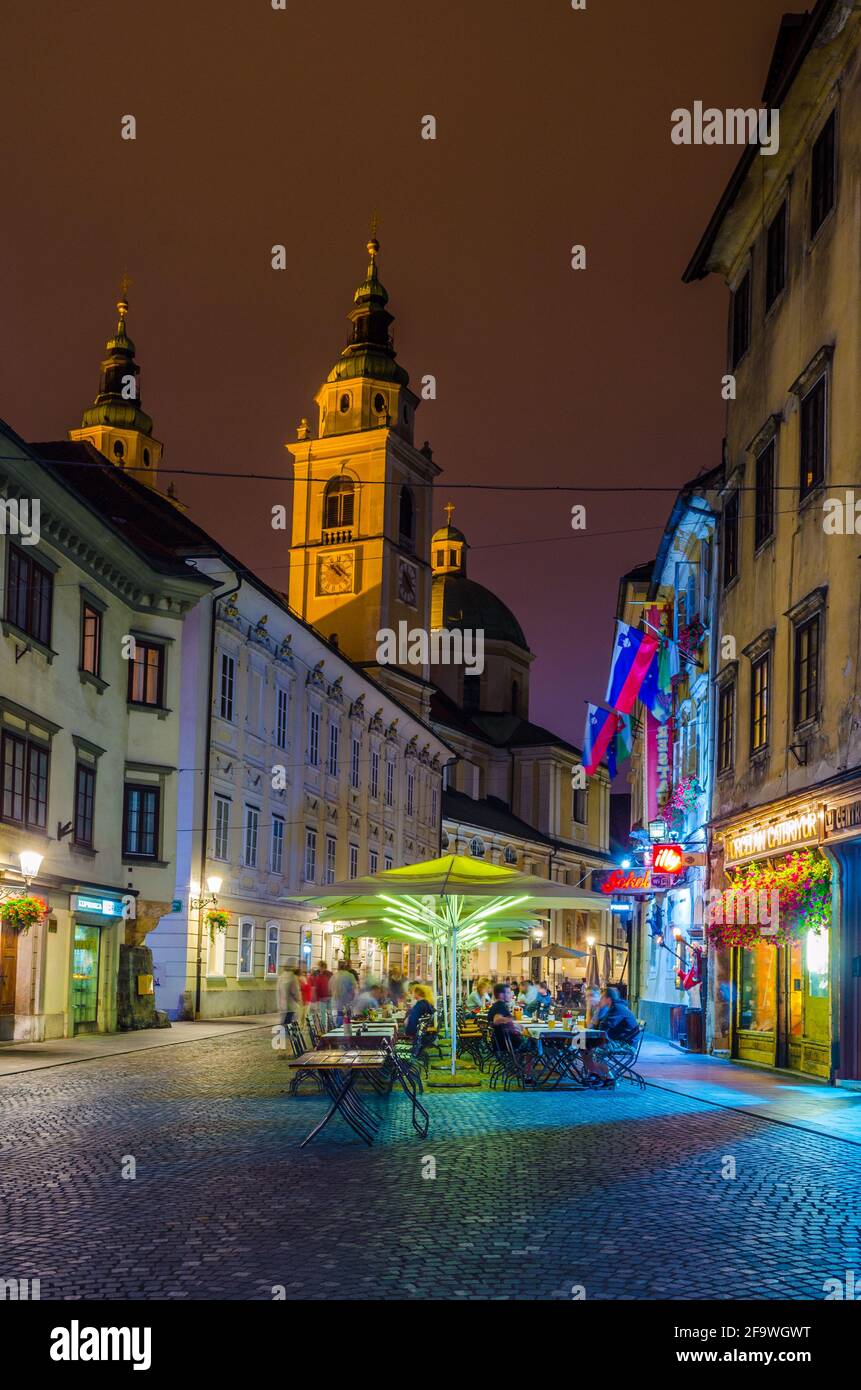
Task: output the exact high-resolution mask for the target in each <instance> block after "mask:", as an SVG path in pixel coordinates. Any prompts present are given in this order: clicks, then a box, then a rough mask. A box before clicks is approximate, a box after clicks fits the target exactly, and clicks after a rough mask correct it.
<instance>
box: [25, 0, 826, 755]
mask: <svg viewBox="0 0 861 1390" xmlns="http://www.w3.org/2000/svg"><path fill="white" fill-rule="evenodd" d="M786 8H789V4H788V0H721V3H720V4H719V5H715V4H712V3H707V0H648V2H647V0H588V8H587V10H586V11H585V12H575V11H572V9H571V7H570V3H569V0H518V2H517V3H515V0H427V3H417V2H416V0H380V3H377V4H374V5H362V4H356V3H355V0H313V3H312V0H287V10H286V12H278V11H273V10H272V8H271V5H270V0H232V3H229V0H182V3H179V4H178V3H177V0H145V2H144V0H128V3H124V4H117V3H116V0H87V3H86V4H85V5H80V4H74V3H72V4H70V3H61V0H46V3H42V4H35V3H33V0H4V3H3V11H2V15H0V51H2V53H3V56H4V62H3V81H2V83H0V122H2V129H3V131H4V139H3V157H2V165H0V169H2V189H3V199H2V201H3V216H2V218H0V251H2V254H0V286H2V304H3V312H2V319H0V333H1V334H2V338H0V342H2V348H0V414H2V415H3V417H4V418H5V419H7V420H8V421H9V423H10V424H11V425H12V426H13V427H14V428H15V429H16V430H18V432H19V433H20V434H22V435H23V436H24V437H25V438H28V439H34V440H40V439H51V438H62V437H63V436H64V435H65V433H66V431H67V430H68V429H69V428H70V427H73V426H76V425H78V424H79V423H80V415H81V412H82V410H83V409H84V407H85V406H86V405H88V404H90V403H91V402H92V400H93V398H94V397H95V394H96V391H97V388H98V364H99V361H100V358H101V356H102V353H103V345H104V340H105V338H106V337H107V336H109V334H110V333H111V331H112V329H113V326H114V323H115V320H116V314H115V310H114V302H115V300H116V298H117V296H118V285H119V280H120V277H121V275H122V272H123V270H124V269H125V268H126V267H127V268H128V271H129V274H130V276H131V278H132V287H131V290H130V294H129V299H130V303H131V309H130V313H129V329H130V333H131V336H132V338H133V339H134V341H135V343H136V344H137V349H138V360H139V362H140V363H141V366H142V378H141V384H142V390H141V399H142V404H143V406H144V408H145V409H146V410H148V411H149V413H150V414H151V415H152V416H153V417H154V419H155V433H156V435H157V437H158V438H160V439H162V440H163V441H164V442H165V444H166V457H165V465H164V466H165V470H167V469H168V468H170V467H173V468H177V469H192V470H203V469H207V470H215V471H219V472H226V471H232V472H236V471H239V472H243V471H247V472H249V473H252V472H255V473H269V474H278V475H280V476H282V477H283V479H284V482H283V483H280V482H245V481H241V480H237V481H230V480H224V481H221V482H218V481H215V480H212V479H205V480H204V479H202V480H198V481H195V480H193V479H187V478H183V477H180V476H174V478H173V480H174V482H175V485H176V488H177V491H178V493H179V495H180V496H181V497H182V498H183V499H184V500H185V501H186V502H188V503H189V504H190V507H191V514H192V516H193V517H194V519H195V520H197V521H198V522H200V523H201V524H202V525H203V526H205V527H206V528H207V529H208V530H210V531H211V532H212V533H213V534H214V535H216V536H217V537H219V538H220V539H221V540H222V541H223V542H224V543H225V544H226V545H227V546H228V547H229V548H231V549H232V550H233V551H234V552H235V553H237V554H238V555H239V556H240V557H241V558H243V559H246V560H247V561H248V562H249V563H250V564H251V565H252V566H253V567H254V568H255V569H256V570H257V572H258V573H259V574H260V575H261V577H262V578H264V579H265V580H267V581H268V582H269V583H271V584H273V585H275V586H276V587H284V588H286V586H287V574H288V557H287V554H286V546H287V543H288V542H287V540H286V539H285V537H284V534H283V533H277V532H273V531H272V530H271V528H270V525H269V521H270V508H271V506H272V505H273V504H274V503H276V502H285V503H287V504H289V501H290V482H289V479H290V473H289V469H288V464H289V457H288V455H287V454H286V453H285V452H284V449H283V447H282V446H283V443H284V441H285V440H288V439H291V440H292V439H294V438H295V433H296V424H297V422H298V420H299V418H300V416H302V415H307V416H308V418H309V419H310V420H311V421H312V424H315V425H316V418H317V417H316V408H315V407H314V405H313V395H314V393H315V391H316V390H317V388H318V386H319V385H320V383H321V382H322V381H323V379H324V378H325V376H326V374H327V373H328V371H329V369H330V368H331V366H332V365H333V363H334V362H335V360H336V358H337V356H338V353H339V352H340V349H341V348H342V347H343V345H344V343H345V341H346V334H347V328H348V325H347V321H346V317H345V315H346V314H347V311H348V310H349V308H350V306H351V302H352V294H353V290H354V288H355V286H356V284H357V283H358V282H359V280H360V279H361V278H362V277H363V275H364V271H365V266H366V264H367V256H366V253H365V242H366V240H367V237H368V225H369V220H370V217H371V214H372V212H373V211H374V210H377V211H378V213H379V218H380V222H379V230H378V235H379V239H380V243H381V252H380V274H381V278H382V280H383V283H384V284H385V285H386V287H387V289H388V291H389V295H390V303H389V307H390V309H391V310H392V311H393V313H394V314H395V317H396V321H395V325H394V332H395V341H396V344H397V348H398V357H399V360H400V361H401V362H402V363H403V365H404V366H405V367H406V368H407V370H408V371H409V372H410V376H411V381H412V384H413V385H414V386H416V387H417V386H418V383H419V381H420V379H421V377H422V376H423V375H425V374H426V373H433V374H434V375H435V376H436V378H437V382H438V399H437V400H436V401H435V402H426V403H423V405H422V406H421V409H420V411H419V414H418V418H417V422H416V442H417V443H418V444H421V442H422V441H423V440H424V439H426V438H427V439H429V440H430V442H431V444H432V446H433V449H434V458H435V460H436V462H438V463H439V464H440V465H441V467H442V468H443V469H444V473H443V475H442V477H441V478H440V480H439V486H438V490H437V497H436V513H437V518H438V520H440V521H441V520H442V507H443V504H444V503H445V502H447V501H449V500H451V501H452V502H454V503H455V505H456V513H455V518H454V520H455V523H456V524H457V525H459V526H461V527H462V529H463V530H464V531H465V532H466V535H467V537H468V539H469V541H470V544H471V546H472V552H471V555H470V564H469V570H470V574H471V576H472V577H473V578H475V579H478V580H480V581H481V582H482V583H484V584H486V585H488V586H489V587H490V588H491V589H494V590H495V591H496V592H497V593H498V594H499V595H500V597H502V598H503V599H504V600H505V601H506V602H507V603H508V604H509V605H510V606H511V607H512V608H513V609H514V610H515V612H516V613H517V615H518V617H519V618H520V620H521V623H522V625H523V628H524V630H525V632H526V635H527V638H528V640H529V643H530V646H531V647H532V650H533V651H535V652H536V653H537V656H538V660H537V661H536V663H535V665H534V667H533V684H532V696H533V698H532V711H531V713H532V717H533V719H535V720H536V721H537V722H539V723H546V724H548V725H550V726H551V727H553V728H555V729H557V730H558V731H559V732H560V733H562V734H563V735H565V736H567V737H568V738H570V739H572V740H573V741H575V742H577V743H579V742H580V740H581V737H582V729H583V715H584V709H583V701H584V700H585V699H589V698H591V699H601V698H603V695H604V689H605V683H606V670H607V663H608V654H609V646H610V640H611V634H612V618H613V611H614V607H615V599H616V589H617V584H618V579H619V576H620V574H621V573H623V572H624V571H625V570H627V569H629V568H631V567H632V566H633V565H635V564H638V563H640V562H641V561H643V560H647V559H650V558H651V557H652V556H653V555H654V553H655V549H656V546H657V543H658V540H659V537H660V531H661V527H662V525H663V522H664V520H665V518H666V516H667V514H668V512H669V509H670V506H671V502H672V494H671V493H669V492H668V493H665V494H651V495H649V494H642V495H638V494H618V495H616V496H613V495H604V496H601V497H598V498H596V497H591V498H587V497H585V496H583V495H582V494H578V493H577V492H576V484H577V483H581V484H595V483H607V482H611V483H618V484H647V485H654V484H666V485H667V486H670V487H673V488H674V487H676V486H677V485H679V484H681V483H682V482H683V481H685V480H686V479H688V478H690V477H692V476H694V475H695V474H696V473H697V472H698V471H699V470H700V469H702V468H707V467H711V466H713V465H714V464H715V463H717V462H718V461H719V458H720V446H721V436H722V433H723V409H724V406H723V403H722V402H721V399H720V375H721V372H722V370H723V364H724V342H725V322H726V307H727V306H726V291H725V289H724V287H723V286H722V285H721V284H720V283H719V282H718V281H716V280H711V281H707V282H703V283H701V284H698V285H694V286H688V287H686V286H684V285H682V283H681V278H680V277H681V273H682V271H683V269H684V267H685V264H686V263H687V260H688V257H689V255H690V253H691V252H692V251H693V248H694V246H695V244H696V242H697V240H698V239H699V236H700V233H701V232H702V230H703V228H704V227H705V224H706V222H707V220H708V217H709V216H710V214H711V212H712V209H713V207H714V205H715V203H716V201H717V199H718V197H719V194H720V192H721V190H722V188H723V186H724V183H725V181H726V179H727V177H728V176H729V173H730V171H731V169H732V167H733V165H734V164H735V162H736V160H737V158H738V154H739V151H738V149H733V148H728V149H727V148H722V147H709V146H700V147H690V148H683V147H679V146H675V145H673V144H672V143H671V141H670V112H671V110H672V109H673V108H674V107H676V106H686V107H691V106H692V105H693V102H694V101H695V100H702V101H704V102H705V103H706V104H707V105H714V106H718V107H721V108H723V107H727V106H751V105H759V98H760V93H761V90H762V86H763V83H764V80H765V74H766V69H767V65H768V60H769V57H770V54H771V48H772V44H773V40H774V36H775V33H776V27H777V23H778V20H779V17H780V14H781V13H782V11H783V10H784V9H786ZM799 8H800V6H799ZM126 113H131V114H133V115H134V116H135V117H136V119H137V140H136V141H135V142H130V141H124V140H122V139H121V138H120V125H121V118H122V117H123V116H124V115H125V114H126ZM427 113H430V114H433V115H434V116H435V117H436V119H437V123H438V132H437V139H436V141H435V142H430V141H424V140H422V139H421V138H420V123H421V118H422V116H423V115H425V114H427ZM275 243H284V244H285V245H286V248H287V260H288V266H287V269H286V271H284V272H280V273H279V272H276V271H274V270H272V269H271V268H270V248H271V246H272V245H273V244H275ZM574 243H583V244H585V246H586V248H587V269H586V271H585V272H583V271H580V272H575V271H573V270H572V269H571V268H570V248H571V246H572V244H574ZM171 476H172V475H171V474H170V473H168V472H167V471H165V474H164V481H165V482H167V481H168V480H169V479H170V478H171ZM526 481H528V482H532V483H545V484H548V483H564V484H566V485H572V486H574V488H575V490H574V491H572V492H570V493H559V494H554V493H546V494H543V495H542V494H530V493H521V494H517V493H505V492H499V493H488V492H479V491H464V490H454V489H453V488H452V487H451V485H452V484H462V483H470V482H471V483H500V484H518V483H524V482H526ZM578 501H585V502H586V503H587V506H588V529H587V531H586V533H585V534H583V533H576V534H575V533H573V532H572V531H571V529H570V511H571V506H572V504H573V503H575V502H578Z"/></svg>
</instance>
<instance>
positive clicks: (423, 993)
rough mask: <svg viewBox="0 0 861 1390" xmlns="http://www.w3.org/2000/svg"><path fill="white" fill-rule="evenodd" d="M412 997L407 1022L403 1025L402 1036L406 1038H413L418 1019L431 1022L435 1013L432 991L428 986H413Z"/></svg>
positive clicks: (416, 1029)
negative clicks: (425, 1019)
mask: <svg viewBox="0 0 861 1390" xmlns="http://www.w3.org/2000/svg"><path fill="white" fill-rule="evenodd" d="M412 996H413V1001H414V1002H413V1006H412V1008H411V1009H410V1011H409V1013H408V1014H407V1021H406V1023H405V1024H404V1036H405V1037H407V1038H414V1037H415V1035H416V1033H417V1032H418V1027H419V1020H420V1019H422V1018H427V1019H429V1021H432V1020H433V1016H434V1012H435V1010H434V1002H433V991H432V989H431V987H430V985H413V988H412Z"/></svg>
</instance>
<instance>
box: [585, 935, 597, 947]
mask: <svg viewBox="0 0 861 1390" xmlns="http://www.w3.org/2000/svg"><path fill="white" fill-rule="evenodd" d="M586 945H587V946H588V947H589V949H590V951H591V949H592V947H593V946H594V945H595V938H594V936H587V937H586Z"/></svg>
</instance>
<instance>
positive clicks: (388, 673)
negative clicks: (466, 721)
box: [285, 236, 440, 709]
mask: <svg viewBox="0 0 861 1390" xmlns="http://www.w3.org/2000/svg"><path fill="white" fill-rule="evenodd" d="M367 249H368V255H369V258H370V259H369V264H368V269H367V273H366V275H365V278H364V280H363V281H362V283H361V284H360V285H359V287H358V289H357V290H356V292H355V295H354V296H353V307H352V309H351V311H350V314H349V321H350V326H351V328H350V336H349V339H348V342H347V345H346V347H345V348H344V349H343V351H342V352H341V355H340V357H339V358H338V361H337V362H336V363H335V365H334V367H333V368H332V370H331V371H330V373H329V375H328V377H327V378H326V380H325V382H324V383H323V385H322V386H321V388H320V390H319V391H318V392H317V396H316V403H317V407H318V426H317V434H316V437H314V436H313V434H312V431H311V427H310V426H309V424H308V422H307V421H306V420H303V421H302V422H301V424H300V426H299V431H298V439H297V440H296V442H295V443H290V444H287V445H286V446H285V447H286V448H287V449H288V450H289V452H290V454H291V455H292V457H293V463H294V488H293V537H292V544H291V551H290V592H289V600H290V606H291V608H293V609H294V610H295V611H296V612H297V613H299V614H300V616H301V617H302V618H304V619H305V621H306V622H308V623H311V624H312V625H313V626H314V627H316V628H317V629H318V631H319V632H321V633H322V635H323V636H324V637H326V638H328V639H329V640H330V641H335V642H337V645H338V646H339V647H340V648H341V649H342V650H343V652H344V653H345V655H346V656H348V657H349V658H350V659H351V660H352V661H355V662H357V663H360V664H362V665H365V666H367V667H368V668H369V670H370V672H371V674H373V675H374V676H375V677H376V678H377V679H379V680H380V681H382V682H384V683H385V684H386V685H388V686H389V687H390V688H392V691H393V693H397V694H398V696H399V698H401V699H403V700H404V701H406V702H407V703H409V704H410V705H411V706H412V707H413V708H418V709H423V708H424V705H425V703H426V701H427V693H426V691H425V689H424V685H423V683H424V682H426V681H427V678H428V670H427V667H426V666H417V665H413V664H411V663H410V662H409V660H408V659H407V658H406V656H404V659H403V660H401V659H400V655H399V661H398V663H397V665H383V666H380V665H379V663H378V661H377V649H378V645H379V643H378V638H377V633H378V632H380V631H381V630H382V629H390V630H392V631H393V632H395V633H397V632H398V626H399V623H405V624H406V625H407V628H408V629H410V628H413V629H414V628H421V629H423V630H425V631H426V630H427V628H428V624H429V621H430V601H431V570H430V565H429V562H428V554H429V549H430V526H431V513H432V505H431V503H432V497H431V492H432V486H433V480H434V478H435V477H436V476H437V474H438V473H439V472H440V470H439V468H438V467H437V465H436V464H435V463H434V462H433V459H432V457H431V451H430V447H429V445H427V444H425V445H424V446H423V447H422V448H421V449H417V448H416V447H415V444H414V442H413V434H414V426H415V412H416V409H417V408H418V405H419V399H418V397H417V396H416V395H415V393H414V392H413V391H411V390H410V387H409V376H408V375H407V372H406V371H405V370H404V368H403V367H402V366H401V365H400V364H399V363H398V361H397V358H396V355H395V347H394V341H393V338H392V334H391V325H392V322H393V319H392V315H391V314H390V313H389V311H388V308H387V307H386V306H387V304H388V294H387V293H386V290H385V288H384V286H383V285H382V283H381V281H380V278H379V272H378V256H379V250H380V245H379V242H378V241H377V239H376V237H375V236H372V237H371V240H370V241H369V242H368V247H367Z"/></svg>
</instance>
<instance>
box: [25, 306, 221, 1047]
mask: <svg viewBox="0 0 861 1390" xmlns="http://www.w3.org/2000/svg"><path fill="white" fill-rule="evenodd" d="M124 308H125V305H124V304H122V305H121V317H120V325H119V329H118V335H119V333H120V332H121V331H122V330H123V327H124V312H123V311H124ZM103 405H104V408H105V410H104V414H105V417H106V423H107V419H108V417H109V415H110V406H111V402H110V401H109V400H107V399H106V400H104V401H103ZM0 436H2V450H0V452H2V454H3V463H2V465H0V477H2V497H3V499H4V512H5V515H6V518H7V521H8V516H9V511H8V506H7V504H8V503H9V502H11V501H15V502H17V503H18V504H19V505H20V503H21V502H22V501H23V500H24V499H26V500H27V501H28V502H29V504H30V505H31V506H35V505H38V508H39V520H38V525H37V526H36V528H35V530H34V534H33V535H31V536H30V537H29V538H28V537H26V536H24V535H21V534H20V531H19V532H17V533H16V532H15V529H14V528H10V527H9V526H8V525H6V526H5V527H4V528H3V532H2V534H0V566H2V573H3V575H4V590H3V617H2V624H0V626H2V638H0V645H2V650H0V671H2V678H0V761H2V778H0V785H2V791H0V1039H3V1040H7V1041H8V1040H13V1039H14V1040H20V1041H42V1040H45V1039H51V1038H59V1037H66V1036H71V1035H73V1034H75V1033H80V1032H94V1031H97V1032H110V1031H113V1030H114V1029H115V1028H116V1027H117V1023H118V1017H119V1019H120V1020H124V1021H125V1023H126V1026H130V1023H129V1020H130V1017H131V1015H132V1014H133V1013H134V1012H136V1011H138V1012H139V1006H138V1001H137V993H138V981H137V978H136V977H133V976H132V975H131V973H130V972H131V971H132V969H133V961H134V957H133V956H130V955H128V954H127V953H126V951H125V948H127V947H135V946H137V945H139V944H140V942H141V941H142V939H143V937H144V936H145V934H146V933H147V931H149V930H150V928H151V927H153V926H154V925H155V923H156V922H157V921H158V920H159V918H160V916H161V915H162V914H163V913H164V912H167V911H169V910H170V906H171V900H172V898H173V891H174V874H175V862H174V861H175V855H176V833H177V819H176V806H177V778H178V769H179V742H180V729H179V726H180V718H179V708H180V700H181V689H180V671H181V660H182V658H181V653H182V646H183V640H184V632H185V623H186V621H187V618H188V615H189V613H190V612H192V611H193V609H194V607H195V605H196V604H197V602H198V601H199V599H200V598H201V596H202V595H203V594H204V593H206V592H207V591H208V590H209V589H210V587H211V585H210V581H208V580H207V579H206V578H204V577H203V576H202V575H200V574H198V573H195V572H194V571H193V570H192V569H190V568H189V566H188V564H187V563H186V562H185V560H181V559H179V558H178V557H177V556H176V555H175V554H173V553H172V552H171V550H170V545H169V543H166V537H167V536H168V535H169V529H170V527H171V525H172V523H173V518H174V517H175V516H176V515H178V514H177V513H176V512H175V509H174V508H173V507H172V506H171V505H170V503H168V502H162V503H161V505H160V506H159V504H158V503H156V504H155V506H154V509H151V510H147V509H141V507H140V505H139V502H140V494H141V491H142V489H141V488H140V486H139V485H138V484H136V483H134V482H133V481H132V480H131V479H130V478H127V477H125V476H124V475H123V474H122V473H121V472H120V471H119V470H118V469H115V468H114V467H112V466H111V465H109V464H107V463H106V461H105V459H104V458H103V457H102V456H101V455H100V454H99V453H97V452H96V450H94V449H93V448H92V447H91V446H90V445H89V444H88V443H85V442H77V443H70V442H62V441H61V442H59V443H56V444H43V445H35V446H30V445H27V444H25V443H24V442H23V441H22V440H21V439H20V438H19V437H18V436H17V435H16V434H15V433H14V431H12V430H11V429H10V428H9V427H8V426H6V425H2V426H0ZM22 852H23V853H25V854H27V853H35V854H36V855H38V856H40V862H39V865H38V868H37V870H36V872H35V874H34V875H32V876H31V882H30V883H29V885H28V884H27V883H25V881H24V875H23V873H22V865H21V861H20V859H19V856H20V855H21V853H22ZM22 894H25V895H28V896H36V897H38V898H40V899H41V900H42V901H43V902H44V903H45V904H46V907H47V912H46V913H45V915H44V917H43V918H42V920H40V921H37V922H35V923H34V924H33V925H32V926H30V928H29V930H27V931H18V930H16V927H15V926H14V924H13V923H12V922H11V921H10V917H9V914H8V912H7V913H6V914H5V915H4V912H3V904H4V902H6V903H9V901H10V899H14V898H16V897H20V896H21V895H22ZM143 988H144V989H148V985H147V984H144V986H143Z"/></svg>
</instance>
